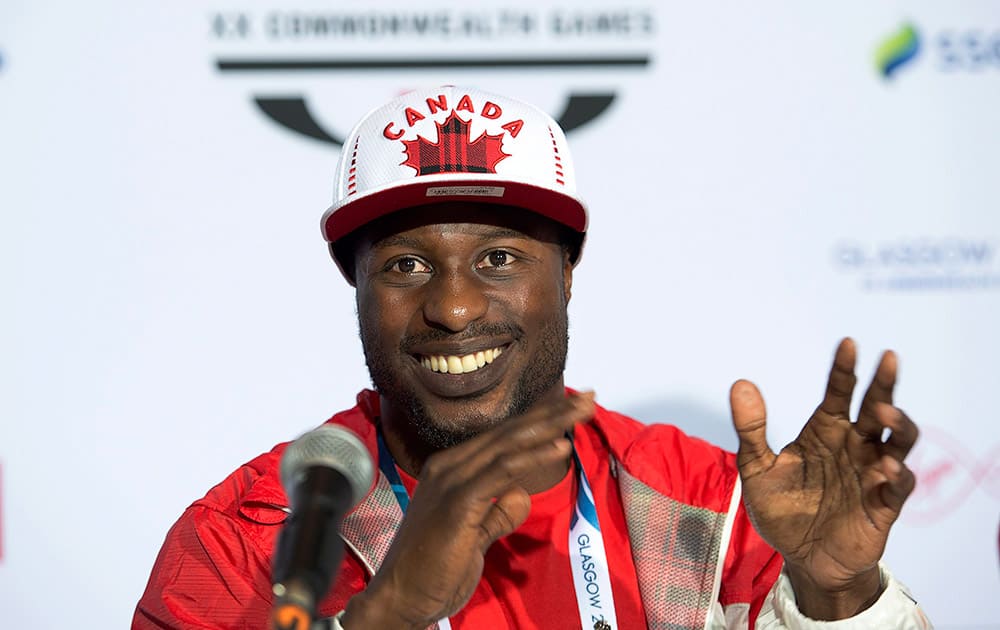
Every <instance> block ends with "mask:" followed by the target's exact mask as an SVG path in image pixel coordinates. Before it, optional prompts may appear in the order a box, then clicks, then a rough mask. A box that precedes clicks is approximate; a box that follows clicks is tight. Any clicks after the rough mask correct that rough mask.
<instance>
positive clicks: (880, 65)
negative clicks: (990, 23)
mask: <svg viewBox="0 0 1000 630" xmlns="http://www.w3.org/2000/svg"><path fill="white" fill-rule="evenodd" d="M925 49H926V54H924V50H925ZM924 58H927V59H929V62H923V61H921V59H924ZM917 65H923V66H925V67H930V68H933V69H935V70H937V71H938V72H943V73H949V74H955V73H968V72H971V73H977V74H982V73H986V72H997V71H1000V25H998V26H996V27H994V28H989V27H965V28H941V29H937V30H933V31H932V30H930V29H926V28H924V29H920V28H918V27H917V26H916V25H915V24H914V23H912V22H906V23H904V24H902V25H901V26H900V27H899V28H898V29H896V31H894V32H893V33H891V34H888V35H887V36H886V37H885V38H884V39H882V40H881V41H880V42H879V43H878V44H877V45H876V48H875V68H876V70H877V71H878V73H879V75H880V76H881V77H882V78H883V79H885V80H886V81H892V80H893V79H895V78H896V75H897V74H898V73H899V71H900V70H902V69H904V68H910V67H912V66H917Z"/></svg>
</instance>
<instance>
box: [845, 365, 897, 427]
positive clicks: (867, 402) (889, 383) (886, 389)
mask: <svg viewBox="0 0 1000 630" xmlns="http://www.w3.org/2000/svg"><path fill="white" fill-rule="evenodd" d="M897 369H898V359H897V358H896V353H895V352H893V351H892V350H888V351H886V352H885V353H883V354H882V359H881V360H880V361H879V363H878V368H876V370H875V377H874V378H872V382H871V385H869V386H868V391H866V392H865V397H864V399H862V401H861V410H860V412H859V413H858V421H857V423H856V424H855V425H854V430H855V431H857V432H858V433H860V434H861V435H862V436H863V437H865V438H867V439H869V440H873V439H879V438H880V437H881V435H882V427H883V425H882V423H880V422H879V420H878V418H877V416H876V413H875V408H876V406H877V405H878V404H879V403H888V404H890V405H891V404H892V390H893V388H894V387H895V386H896V372H897Z"/></svg>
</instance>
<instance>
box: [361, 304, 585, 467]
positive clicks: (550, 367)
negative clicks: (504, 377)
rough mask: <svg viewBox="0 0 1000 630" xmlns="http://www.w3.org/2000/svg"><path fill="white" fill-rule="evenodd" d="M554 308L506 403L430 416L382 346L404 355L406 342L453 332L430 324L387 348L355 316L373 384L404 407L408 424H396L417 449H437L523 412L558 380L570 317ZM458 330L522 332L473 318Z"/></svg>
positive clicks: (479, 334) (494, 333)
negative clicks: (494, 409)
mask: <svg viewBox="0 0 1000 630" xmlns="http://www.w3.org/2000/svg"><path fill="white" fill-rule="evenodd" d="M559 313H560V315H559V316H557V317H553V318H551V319H549V320H547V321H546V323H545V325H544V326H543V327H542V328H541V330H539V334H538V348H537V350H536V352H535V355H534V356H532V357H529V360H528V364H527V367H526V368H525V369H524V371H523V372H521V374H520V375H519V377H518V379H517V381H516V382H515V384H514V389H513V391H512V393H511V396H510V398H509V400H508V402H507V407H506V409H504V410H503V411H501V412H500V413H499V414H498V415H497V416H496V417H490V416H487V415H486V414H482V413H478V412H470V414H468V415H466V416H464V417H462V418H459V419H456V420H451V419H447V418H441V417H435V416H434V415H433V414H432V412H431V410H429V409H428V408H427V407H426V406H425V405H424V404H423V402H422V401H421V400H420V399H419V398H418V397H417V396H416V395H415V393H414V392H413V391H412V390H411V389H407V388H406V387H405V386H404V384H403V383H402V382H401V381H400V380H399V379H398V378H397V376H398V374H399V370H394V369H393V367H392V365H393V362H392V359H391V357H390V356H389V355H388V354H387V351H391V352H397V353H399V354H400V355H406V354H408V353H407V352H406V348H410V347H413V346H415V345H417V344H420V343H426V342H432V341H440V340H454V338H455V335H454V334H451V333H447V332H445V331H443V330H436V329H433V330H429V331H427V332H426V333H422V334H420V335H415V336H412V337H407V338H405V339H404V340H403V341H402V342H401V343H400V346H399V348H395V349H387V348H385V347H383V346H382V345H380V344H379V343H378V333H377V331H375V330H374V329H373V328H372V327H370V326H367V325H366V324H365V321H364V318H360V317H359V318H358V322H359V327H360V330H361V342H362V345H363V347H364V353H365V362H366V363H367V364H368V372H369V373H370V375H371V379H372V383H373V384H374V386H375V389H376V390H377V391H378V392H379V394H380V395H382V396H384V397H385V398H387V399H388V400H389V401H390V402H392V404H393V406H394V407H395V408H397V409H399V410H402V411H404V412H405V413H406V415H407V424H408V426H407V427H405V428H403V427H400V428H402V429H403V430H405V431H406V432H407V433H408V434H409V435H410V436H412V437H414V438H416V439H418V440H419V441H420V443H421V445H422V446H423V448H420V449H419V450H425V449H427V450H430V451H436V450H441V449H446V448H450V447H452V446H455V445H457V444H461V443H462V442H465V441H466V440H469V439H470V438H473V437H475V436H477V435H479V434H480V433H483V432H484V431H487V430H489V429H491V428H493V427H495V426H497V425H499V424H502V423H503V422H504V421H505V420H507V419H508V418H512V417H515V416H519V415H521V414H523V413H525V412H526V411H528V409H530V408H531V406H532V405H534V404H535V402H537V401H538V400H539V399H540V398H541V397H542V396H543V395H544V394H546V393H547V392H549V391H550V390H551V389H552V388H553V387H554V386H555V385H556V384H557V383H558V382H559V380H560V379H561V378H562V374H563V371H564V370H565V369H566V354H567V350H568V347H569V319H568V316H567V313H566V310H565V309H560V310H559ZM462 336H466V337H480V338H482V337H486V338H489V337H502V336H509V337H511V338H513V339H515V340H518V339H521V338H523V336H524V331H523V330H522V329H521V328H520V327H518V326H514V325H511V324H482V325H476V324H473V325H470V327H469V328H468V329H467V330H466V331H464V332H463V333H462ZM474 400H475V399H474V397H471V398H470V402H473V403H474ZM412 446H416V445H412Z"/></svg>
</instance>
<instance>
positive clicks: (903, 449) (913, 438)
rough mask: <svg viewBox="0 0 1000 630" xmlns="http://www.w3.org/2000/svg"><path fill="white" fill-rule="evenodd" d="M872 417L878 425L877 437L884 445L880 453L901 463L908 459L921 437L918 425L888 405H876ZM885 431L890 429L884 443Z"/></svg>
mask: <svg viewBox="0 0 1000 630" xmlns="http://www.w3.org/2000/svg"><path fill="white" fill-rule="evenodd" d="M871 415H872V417H873V418H874V421H875V422H877V423H878V430H877V433H876V435H877V436H878V441H879V442H880V443H881V445H882V446H881V449H880V453H881V454H882V455H888V456H889V457H892V458H894V459H896V460H899V461H903V460H904V459H906V456H907V455H909V454H910V450H911V449H913V445H914V444H916V442H917V437H919V435H920V429H918V428H917V424H916V423H915V422H913V420H910V417H909V416H907V415H906V414H905V413H903V411H902V410H901V409H898V408H896V407H893V406H892V405H890V404H887V403H878V404H877V405H875V406H874V407H873V411H872V414H871ZM883 429H889V437H888V439H886V440H885V441H884V442H882V439H881V436H882V430H883Z"/></svg>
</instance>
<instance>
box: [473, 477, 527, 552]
mask: <svg viewBox="0 0 1000 630" xmlns="http://www.w3.org/2000/svg"><path fill="white" fill-rule="evenodd" d="M530 511H531V495H529V494H528V493H527V491H526V490H524V488H521V487H519V486H517V487H514V488H511V489H509V490H507V491H506V492H505V493H503V494H502V495H500V496H499V497H497V499H496V501H494V502H493V505H492V506H490V509H489V511H488V512H487V513H486V516H484V517H483V522H482V525H481V526H480V532H481V536H480V539H479V544H480V548H481V549H482V552H483V553H484V554H485V553H486V550H487V549H489V548H490V545H492V544H493V543H494V542H496V541H497V539H499V538H501V537H503V536H506V535H507V534H510V533H511V532H513V531H514V530H515V529H517V528H518V527H520V526H521V523H523V522H524V521H525V520H526V519H527V518H528V512H530Z"/></svg>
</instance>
